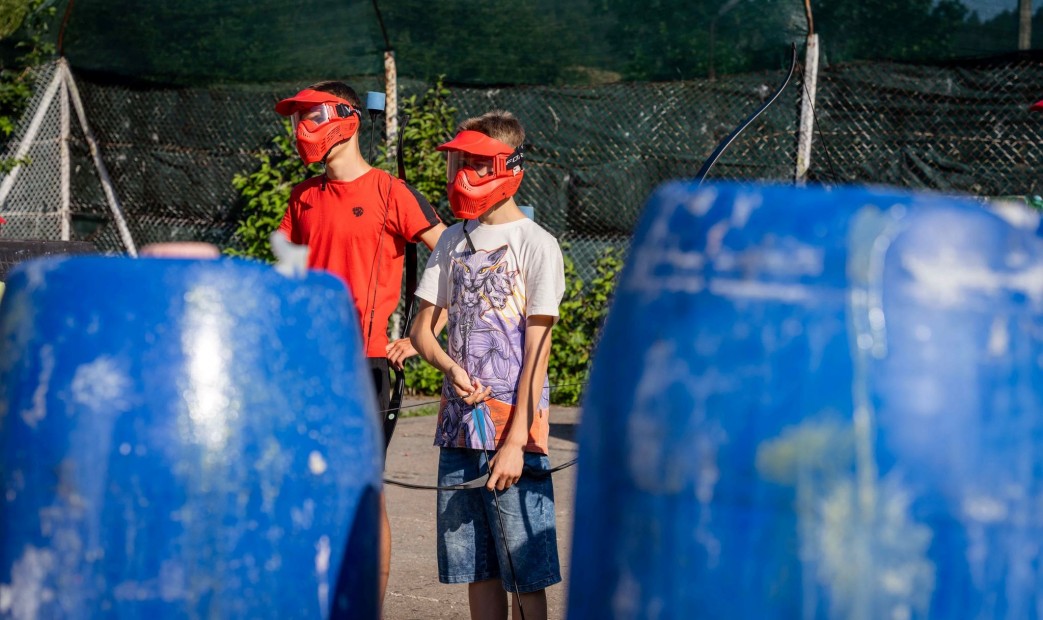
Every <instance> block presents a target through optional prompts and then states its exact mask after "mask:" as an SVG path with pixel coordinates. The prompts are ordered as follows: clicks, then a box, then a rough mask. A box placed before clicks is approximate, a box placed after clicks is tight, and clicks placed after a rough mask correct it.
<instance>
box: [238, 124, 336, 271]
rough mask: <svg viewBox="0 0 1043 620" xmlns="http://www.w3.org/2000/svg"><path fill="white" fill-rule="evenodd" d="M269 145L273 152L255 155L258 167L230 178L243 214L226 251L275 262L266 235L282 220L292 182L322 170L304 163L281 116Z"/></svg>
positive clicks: (296, 182) (291, 130) (269, 235)
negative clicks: (278, 129) (280, 129)
mask: <svg viewBox="0 0 1043 620" xmlns="http://www.w3.org/2000/svg"><path fill="white" fill-rule="evenodd" d="M272 146H273V147H274V149H273V150H274V152H265V153H262V154H261V155H259V156H258V161H259V163H260V167H258V169H257V170H255V171H254V172H252V173H249V174H237V175H235V177H233V178H232V186H233V187H235V188H236V189H237V190H239V197H240V200H241V201H242V206H243V218H242V219H241V220H240V221H239V225H238V227H237V228H236V231H235V236H234V238H233V240H232V246H231V247H228V248H226V249H225V253H226V254H230V255H232V256H240V257H243V258H254V259H257V260H262V261H265V262H269V263H271V262H274V261H275V257H274V256H273V255H272V249H271V246H270V242H269V238H270V237H271V235H272V233H273V232H274V231H275V230H276V229H278V228H279V224H280V223H281V222H282V217H283V214H284V213H286V205H287V203H289V201H290V192H291V191H293V186H294V185H297V184H298V183H300V182H301V181H303V180H305V179H306V178H308V177H309V176H312V175H314V174H318V173H320V172H321V170H322V169H321V167H320V166H318V165H315V166H310V167H309V166H305V165H304V162H302V161H301V158H300V157H298V156H297V149H296V147H295V146H294V130H293V127H291V125H290V121H289V120H288V119H286V120H283V122H282V133H281V134H279V135H277V136H275V138H273V139H272Z"/></svg>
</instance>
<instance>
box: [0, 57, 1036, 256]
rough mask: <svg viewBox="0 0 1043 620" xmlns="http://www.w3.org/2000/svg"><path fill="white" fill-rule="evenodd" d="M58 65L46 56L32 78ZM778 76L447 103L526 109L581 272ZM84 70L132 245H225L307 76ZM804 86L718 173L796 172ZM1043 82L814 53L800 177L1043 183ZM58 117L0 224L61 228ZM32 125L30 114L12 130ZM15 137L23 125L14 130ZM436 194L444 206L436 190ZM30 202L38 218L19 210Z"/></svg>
mask: <svg viewBox="0 0 1043 620" xmlns="http://www.w3.org/2000/svg"><path fill="white" fill-rule="evenodd" d="M52 69H53V66H51V65H49V66H47V67H41V68H40V74H41V80H42V82H44V83H45V82H46V81H47V80H48V79H49V76H50V75H51V73H52ZM783 75H784V71H782V70H774V71H765V72H756V73H748V74H741V75H729V76H721V77H719V78H718V79H716V80H687V81H673V82H661V83H656V82H623V83H615V84H607V85H600V86H517V87H497V88H478V87H460V86H456V87H453V88H452V89H451V95H450V103H451V104H452V105H453V106H454V107H455V108H457V110H458V120H459V119H462V118H464V117H466V116H470V115H474V114H479V113H481V112H484V111H486V110H488V109H491V108H505V109H508V110H511V111H513V112H515V113H516V114H517V115H518V116H519V117H520V118H521V119H522V120H523V122H524V123H525V125H526V128H527V130H528V138H527V143H528V152H527V153H528V156H527V166H528V168H527V172H526V180H525V183H524V184H523V187H522V190H521V193H520V194H519V197H520V200H521V201H522V202H525V203H528V204H531V205H533V206H534V207H535V208H536V212H537V220H538V221H539V222H540V223H541V224H543V225H544V226H545V227H547V228H548V229H549V230H550V231H551V232H552V233H554V234H555V235H557V236H558V237H559V238H560V239H562V240H563V241H568V242H569V243H570V252H571V253H572V256H573V258H574V259H575V260H576V262H577V264H578V266H579V267H580V272H581V274H583V275H584V276H589V275H590V274H591V266H592V264H593V261H594V260H595V258H596V256H597V254H598V252H599V251H600V250H601V249H602V248H604V247H606V246H607V245H612V246H614V247H624V248H625V247H626V245H627V243H628V242H629V238H630V234H631V233H632V231H633V227H634V224H635V222H636V219H637V217H638V215H639V213H640V211H641V209H642V207H643V205H644V202H645V200H646V199H647V197H648V195H649V194H650V193H651V192H652V190H653V189H654V188H655V187H656V186H657V185H658V184H660V183H662V182H664V181H667V180H672V179H678V178H689V177H691V176H692V175H694V174H695V172H696V171H697V170H698V168H699V166H700V164H701V163H702V161H703V160H704V158H705V157H706V156H707V155H708V154H709V153H710V151H711V150H712V149H713V147H714V146H715V145H716V144H717V143H718V142H719V141H720V140H721V139H722V138H724V137H725V136H726V135H727V134H728V133H729V132H730V131H731V130H732V129H733V128H734V127H735V126H736V125H737V124H738V123H739V122H740V121H741V120H742V119H743V118H745V117H746V116H747V115H748V114H749V113H750V112H751V111H752V110H753V109H754V108H756V107H757V106H758V105H759V104H760V103H761V102H762V101H763V100H764V99H765V98H766V97H767V96H768V95H769V94H770V93H771V92H772V91H773V90H774V89H775V88H776V86H777V85H778V83H779V82H780V81H781V80H782V78H783ZM77 77H78V83H79V88H80V92H81V94H82V95H83V99H84V104H85V107H86V110H87V116H88V118H89V120H90V123H91V126H92V129H93V132H94V134H95V136H96V137H97V139H98V144H99V148H100V153H101V156H102V158H103V159H104V161H105V162H106V166H107V167H108V171H109V173H110V175H111V177H112V181H113V183H114V187H115V192H116V195H117V196H118V197H119V199H120V201H121V203H122V206H123V209H124V211H125V213H126V218H127V222H128V225H129V227H130V229H131V233H132V235H133V237H134V239H135V241H136V242H137V243H138V245H143V244H146V243H150V242H156V241H166V240H206V241H211V242H214V243H217V244H219V245H222V246H226V245H229V244H230V243H232V234H233V232H234V230H235V227H236V225H237V223H238V221H239V218H240V217H241V215H242V214H241V210H240V209H241V201H240V199H239V197H238V194H237V191H236V190H235V189H234V188H233V186H232V182H231V181H232V177H233V176H235V175H236V174H242V173H249V172H252V171H253V170H255V169H256V167H257V166H258V163H257V157H258V155H260V154H261V153H264V152H269V151H271V149H272V147H271V142H270V141H271V139H272V138H273V137H274V136H275V135H277V134H278V133H279V132H280V131H281V125H280V118H279V117H278V116H277V115H275V113H274V112H273V110H272V106H273V104H274V103H275V101H277V100H278V99H279V98H281V97H283V96H285V95H287V94H290V93H292V92H295V90H296V89H297V88H299V87H300V86H301V85H302V84H300V83H297V84H274V85H273V84H269V85H247V86H232V85H226V86H222V87H210V88H194V87H184V88H169V87H164V88H160V87H142V86H140V85H139V86H129V85H126V84H119V83H114V82H113V81H112V80H110V79H98V77H97V76H96V74H92V73H80V74H78V76H77ZM351 81H352V82H353V83H354V84H355V85H356V86H357V88H358V89H359V90H360V91H366V90H383V84H382V83H381V82H380V80H378V79H377V78H375V77H365V78H358V79H353V80H351ZM802 86H803V85H802V83H801V80H800V76H799V74H798V76H797V77H795V78H794V81H793V83H792V84H791V85H790V86H789V88H787V90H786V91H785V92H784V93H783V94H782V96H781V97H780V98H779V99H778V100H777V101H776V102H775V104H774V105H773V106H771V107H770V108H768V110H767V111H766V112H765V113H764V114H763V115H762V116H761V117H760V118H759V119H758V120H757V121H756V123H754V124H753V125H752V126H750V127H749V128H748V129H747V130H746V131H745V132H744V133H743V134H742V135H741V136H740V137H739V138H738V139H737V140H736V141H735V142H734V143H733V144H732V146H731V147H730V148H729V149H728V150H727V151H726V152H725V155H724V157H723V158H722V159H721V160H720V162H719V163H718V165H717V166H716V167H715V168H714V169H713V170H712V172H711V175H710V180H721V179H742V180H761V181H774V182H791V181H792V179H793V176H794V168H795V164H794V160H795V152H796V133H797V128H798V125H799V114H800V106H799V103H800V97H801V93H802ZM427 87H428V84H427V83H425V82H422V81H415V80H403V81H402V82H401V83H400V88H401V96H402V97H408V96H410V95H411V94H422V93H423V92H425V91H426V89H427ZM41 88H42V87H41ZM38 90H40V88H38ZM1041 90H1043V54H1027V55H1013V56H1006V57H1001V58H995V59H992V60H990V61H979V62H962V63H956V64H952V63H950V64H947V65H913V64H899V63H881V62H874V63H869V62H862V63H845V64H834V65H830V66H827V67H823V68H822V70H821V72H820V81H819V84H818V95H817V103H816V106H815V111H816V115H815V118H816V121H817V129H816V132H815V134H814V145H813V150H812V160H811V164H812V165H811V171H810V178H811V180H812V181H817V182H821V183H825V184H838V183H858V184H890V185H895V186H899V187H908V188H927V189H934V190H940V191H946V192H962V193H970V194H975V195H980V196H995V195H1038V194H1043V179H1041V176H1040V174H1039V170H1040V169H1043V161H1041V156H1040V149H1039V145H1040V144H1041V143H1043V114H1035V113H1030V112H1028V110H1027V107H1028V105H1029V104H1030V103H1032V102H1034V101H1036V100H1038V99H1040V98H1043V93H1041V92H1040V91H1041ZM37 103H38V102H37ZM33 110H34V107H33V106H32V105H31V106H30V113H31V112H32V111H33ZM27 116H28V114H27ZM48 118H49V119H51V117H48ZM54 123H55V121H54V120H53V119H51V120H47V121H46V122H45V123H44V127H43V130H42V132H41V135H40V136H39V137H38V144H36V145H34V147H33V150H32V151H31V153H30V154H31V159H32V162H31V163H30V165H29V166H26V167H25V175H26V176H25V177H24V178H23V179H21V180H20V181H19V183H17V184H15V188H16V189H15V190H14V191H12V193H11V195H10V196H9V197H8V199H7V201H6V202H5V204H4V205H3V207H2V209H3V212H4V214H5V217H6V216H7V215H8V214H10V213H11V212H12V211H17V212H18V213H19V215H17V216H16V217H8V220H9V222H11V223H9V224H8V225H7V226H5V227H3V228H2V229H0V236H13V237H20V238H24V237H40V238H55V237H54V231H55V228H54V227H55V222H56V221H57V220H56V219H55V218H54V217H53V211H54V204H55V203H56V201H57V200H58V197H57V196H56V193H57V190H56V188H57V187H58V181H57V164H56V163H55V152H56V150H57V149H56V140H57V132H56V128H55V124H54ZM26 125H27V120H26V119H23V121H22V123H21V124H20V127H22V128H24V127H25V126H26ZM372 127H373V126H372V124H371V123H370V121H369V119H366V121H365V122H364V123H363V127H362V129H361V132H362V133H361V134H360V135H361V137H362V141H363V142H362V144H363V146H364V148H365V147H367V145H370V144H374V143H375V144H380V143H381V142H382V140H383V137H382V136H381V135H379V131H380V130H381V129H382V126H381V125H380V123H378V124H377V126H376V129H377V132H378V133H377V134H373V133H372ZM19 138H20V134H18V133H16V135H15V136H13V142H17V140H18V139H19ZM374 138H375V139H374ZM70 145H71V148H72V156H73V165H72V167H71V170H70V174H71V183H72V192H71V205H70V207H71V210H72V214H73V223H74V229H75V230H74V238H77V239H83V240H90V241H93V242H95V243H96V244H97V245H98V246H99V248H100V249H103V250H106V251H113V252H120V251H123V245H122V243H121V240H120V236H119V234H118V230H117V228H116V226H115V225H114V223H113V220H112V217H111V214H110V209H109V206H108V204H107V203H106V200H105V196H104V194H103V192H102V190H101V186H100V184H99V181H98V175H97V173H96V172H95V170H94V167H93V165H92V162H91V160H90V153H89V150H88V148H87V145H86V143H85V142H84V140H83V139H82V136H80V135H79V134H78V133H77V132H75V131H74V132H73V134H72V136H71V142H70ZM272 152H274V151H272ZM43 173H47V174H43ZM37 174H41V175H42V176H41V177H40V178H39V179H37V178H36V177H35V176H34V175H37ZM3 179H4V177H2V176H0V181H2V180H3ZM438 206H439V208H440V210H441V212H442V213H443V214H444V215H448V209H447V206H446V205H445V204H441V205H438ZM45 211H50V212H51V214H50V215H47V214H44V212H45ZM33 212H38V213H39V214H40V215H39V216H37V217H35V219H34V218H33V217H31V216H30V215H25V214H31V213H33ZM45 215H46V216H45Z"/></svg>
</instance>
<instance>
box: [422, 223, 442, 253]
mask: <svg viewBox="0 0 1043 620" xmlns="http://www.w3.org/2000/svg"><path fill="white" fill-rule="evenodd" d="M444 230H445V224H443V223H442V222H439V223H437V224H435V225H434V226H432V227H431V228H428V229H425V230H424V231H422V232H421V233H420V234H418V235H417V237H419V238H420V241H422V242H423V243H424V245H426V246H427V249H429V250H433V249H434V248H435V244H436V243H438V238H439V237H441V236H442V231H444Z"/></svg>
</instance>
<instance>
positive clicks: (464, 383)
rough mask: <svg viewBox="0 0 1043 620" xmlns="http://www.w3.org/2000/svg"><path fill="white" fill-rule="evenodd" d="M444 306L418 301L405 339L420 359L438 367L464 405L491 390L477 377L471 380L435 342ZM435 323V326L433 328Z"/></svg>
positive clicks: (443, 319) (477, 399)
mask: <svg viewBox="0 0 1043 620" xmlns="http://www.w3.org/2000/svg"><path fill="white" fill-rule="evenodd" d="M445 314H446V312H445V309H444V308H439V307H438V306H436V305H434V304H432V303H431V302H429V301H424V300H421V301H420V312H418V313H417V315H416V320H414V321H413V329H411V330H410V332H409V339H410V341H412V343H413V347H414V348H415V349H416V351H417V353H419V354H420V357H422V358H424V360H425V361H427V363H428V364H431V365H432V366H434V367H435V368H437V369H438V370H441V371H442V373H443V374H445V376H446V377H448V378H449V380H450V381H452V382H453V388H454V389H455V390H456V394H457V396H459V397H460V398H462V399H463V401H464V402H465V403H467V404H468V405H473V404H475V403H477V402H481V401H483V400H485V399H486V398H488V397H489V395H490V394H491V393H492V388H491V387H482V383H481V382H480V381H478V380H477V379H472V378H471V377H470V375H468V374H467V371H466V370H464V369H463V368H462V367H461V366H460V365H459V364H457V363H456V362H455V361H453V358H451V357H449V354H448V353H446V352H445V351H444V350H443V349H442V345H441V344H439V342H438V337H437V332H438V331H441V330H442V328H441V325H444V324H445V321H446V319H445V318H444V316H442V315H445ZM436 326H438V328H437V331H436V329H435V328H436Z"/></svg>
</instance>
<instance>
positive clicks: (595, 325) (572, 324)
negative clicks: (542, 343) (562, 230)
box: [549, 243, 623, 405]
mask: <svg viewBox="0 0 1043 620" xmlns="http://www.w3.org/2000/svg"><path fill="white" fill-rule="evenodd" d="M562 250H568V244H567V243H565V244H562ZM622 268H623V256H622V253H621V252H620V251H619V250H617V249H615V248H612V247H609V248H607V249H605V250H604V251H603V252H602V253H601V255H600V256H599V257H598V258H597V260H596V261H595V263H594V269H595V273H596V274H597V275H596V276H595V277H594V278H593V279H591V281H590V282H587V283H584V282H583V280H581V279H580V277H579V275H578V274H577V273H576V266H575V263H574V262H573V261H572V258H571V257H570V256H569V255H568V254H567V253H565V295H564V296H563V297H562V299H561V305H560V307H559V314H560V316H561V319H560V320H559V321H558V324H557V325H556V326H555V327H554V344H553V347H552V348H551V356H550V369H549V374H550V384H551V386H552V389H551V402H553V403H555V404H558V405H576V404H578V403H579V400H580V397H581V396H582V394H583V390H584V388H586V385H587V379H588V378H589V376H590V362H591V355H592V354H593V352H594V347H595V345H597V341H598V337H599V336H600V334H601V327H602V325H603V324H604V322H605V316H606V315H607V314H608V308H609V304H610V302H611V300H612V293H613V291H614V290H615V287H616V279H617V278H618V276H619V272H620V270H621V269H622ZM555 386H556V387H555Z"/></svg>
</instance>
